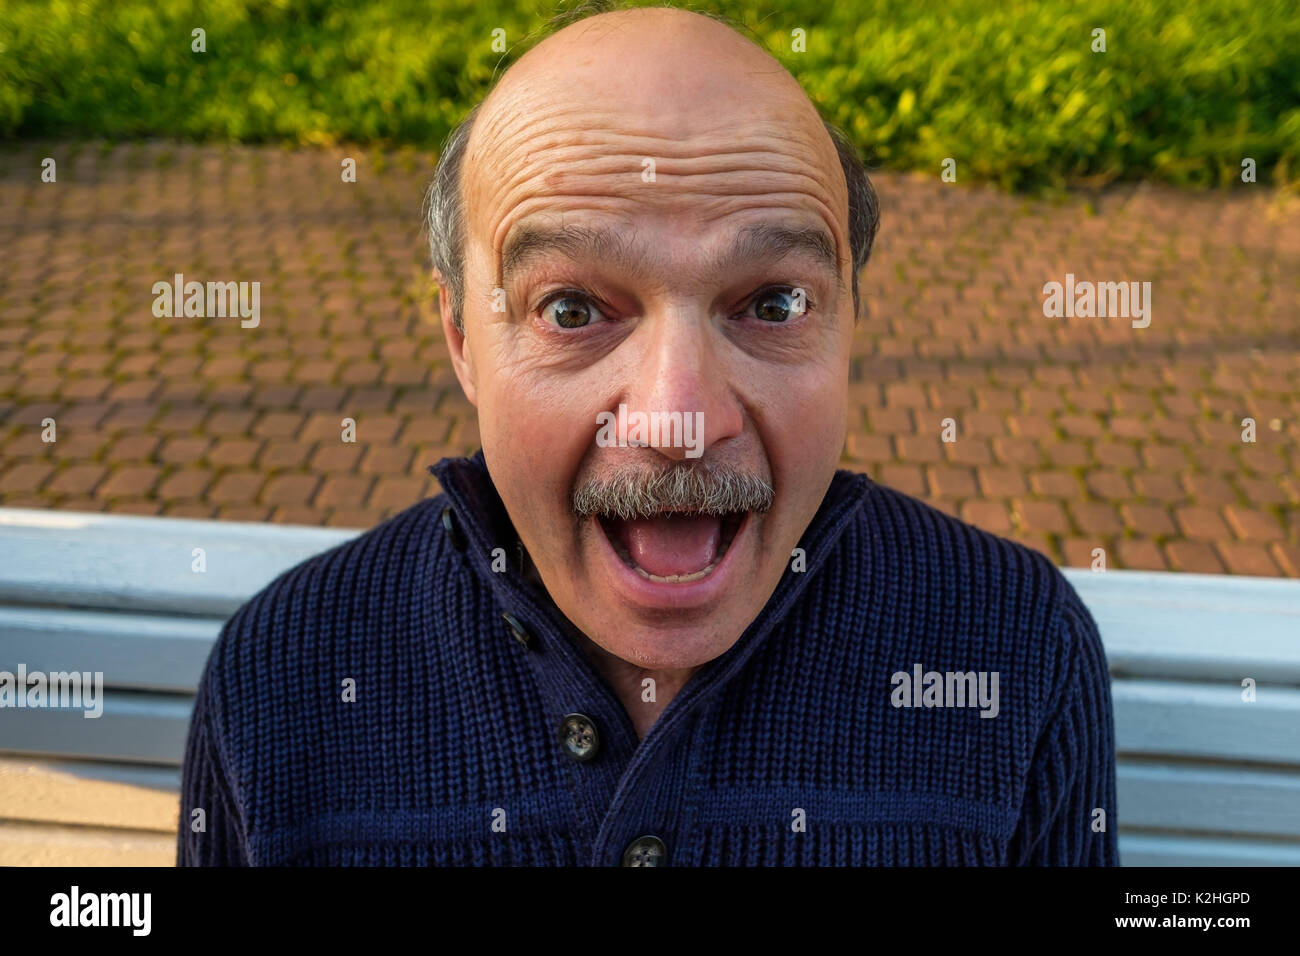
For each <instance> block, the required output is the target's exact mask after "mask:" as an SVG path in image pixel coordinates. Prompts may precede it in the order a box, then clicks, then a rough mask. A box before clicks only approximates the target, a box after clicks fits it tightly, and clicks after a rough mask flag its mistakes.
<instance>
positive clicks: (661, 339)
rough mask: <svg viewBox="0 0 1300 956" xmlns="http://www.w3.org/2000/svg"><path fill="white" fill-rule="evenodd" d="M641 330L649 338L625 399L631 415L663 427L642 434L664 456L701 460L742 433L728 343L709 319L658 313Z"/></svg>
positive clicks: (680, 312)
mask: <svg viewBox="0 0 1300 956" xmlns="http://www.w3.org/2000/svg"><path fill="white" fill-rule="evenodd" d="M642 331H643V332H644V333H645V335H646V339H645V340H644V343H643V349H642V351H641V354H640V355H639V357H638V358H639V361H638V363H637V368H636V370H635V371H634V372H633V373H632V381H631V382H630V383H629V386H628V389H627V393H626V398H625V401H626V402H627V406H628V419H629V421H631V420H632V414H633V413H634V412H644V413H645V414H646V417H647V419H648V423H649V424H651V425H652V426H653V425H654V423H655V422H656V420H657V421H658V423H659V425H660V427H659V429H658V435H657V436H656V435H654V434H653V431H652V434H651V435H649V436H644V435H643V436H642V437H643V438H645V439H646V440H647V441H650V442H651V443H652V444H653V445H654V447H655V448H656V449H657V450H658V451H659V453H660V454H662V455H663V456H664V457H666V458H671V459H673V460H675V461H679V460H682V459H687V458H699V457H701V456H702V455H703V454H704V453H705V452H706V451H707V450H708V449H709V448H710V447H712V446H713V445H715V444H717V443H719V442H723V441H726V440H727V439H729V438H735V437H737V436H738V435H740V433H741V431H742V429H743V428H744V416H743V412H742V408H741V404H740V399H739V397H738V396H737V395H736V392H735V389H734V387H733V385H734V383H733V382H732V381H731V380H730V379H731V376H730V374H729V370H728V367H727V365H726V363H725V362H724V361H723V354H722V349H724V348H725V347H726V343H725V342H724V341H722V340H721V336H720V335H719V333H718V331H717V330H716V329H714V328H713V326H712V324H711V323H710V320H709V318H708V317H707V316H705V315H699V316H696V315H692V314H688V313H686V312H685V311H676V312H673V313H671V314H664V315H660V316H658V317H657V318H656V319H654V320H652V321H651V322H650V323H649V324H648V325H647V326H645V327H643V329H642ZM679 422H680V425H679ZM629 430H631V429H629ZM632 437H633V438H635V437H636V435H635V432H634V433H633V436H632Z"/></svg>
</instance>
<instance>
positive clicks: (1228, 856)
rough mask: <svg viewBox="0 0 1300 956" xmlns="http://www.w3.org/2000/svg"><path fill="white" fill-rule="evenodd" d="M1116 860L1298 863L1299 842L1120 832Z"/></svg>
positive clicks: (1135, 862)
mask: <svg viewBox="0 0 1300 956" xmlns="http://www.w3.org/2000/svg"><path fill="white" fill-rule="evenodd" d="M1119 860H1120V863H1121V864H1122V865H1124V866H1300V843H1270V842H1267V841H1254V840H1246V839H1243V838H1241V837H1235V838H1222V837H1198V836H1186V835H1183V834H1179V833H1126V832H1123V831H1121V832H1120V835H1119Z"/></svg>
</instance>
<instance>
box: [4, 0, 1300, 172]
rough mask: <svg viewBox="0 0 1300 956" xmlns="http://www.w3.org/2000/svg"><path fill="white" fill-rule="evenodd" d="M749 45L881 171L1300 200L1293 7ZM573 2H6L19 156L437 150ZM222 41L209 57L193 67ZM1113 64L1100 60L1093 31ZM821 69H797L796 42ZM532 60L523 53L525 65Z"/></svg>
mask: <svg viewBox="0 0 1300 956" xmlns="http://www.w3.org/2000/svg"><path fill="white" fill-rule="evenodd" d="M700 6H702V7H703V8H704V9H709V10H713V11H715V12H719V13H724V14H727V15H728V16H730V17H732V18H733V19H736V20H738V21H740V22H742V23H743V24H745V25H746V26H748V27H749V28H750V30H751V31H752V33H753V34H754V35H755V36H756V37H757V38H758V39H760V40H761V42H762V43H763V44H764V45H765V46H766V47H767V48H768V49H770V50H771V51H772V52H773V53H774V54H776V55H777V56H778V57H779V58H780V59H781V61H782V62H783V63H785V64H786V66H787V67H789V69H790V70H791V71H792V72H793V73H794V74H795V75H796V76H797V77H798V78H799V79H800V80H801V81H802V82H803V84H804V87H805V89H807V90H808V92H809V94H810V95H811V96H812V98H813V99H814V101H815V102H816V103H817V104H818V105H819V106H820V107H821V109H822V110H823V111H824V113H825V114H826V115H827V116H828V117H829V118H830V119H833V120H835V121H836V122H838V123H839V124H840V125H842V126H843V127H845V128H846V129H847V130H848V131H849V132H850V134H851V135H852V136H853V138H854V139H855V140H856V141H857V143H858V145H859V146H860V147H861V148H862V149H863V151H864V153H865V154H866V156H867V157H868V159H869V161H870V162H871V164H872V166H873V167H880V166H883V167H886V168H895V169H922V170H927V171H933V172H935V173H936V174H937V172H938V169H939V166H940V163H941V162H942V161H943V159H945V158H946V157H953V158H955V159H956V160H957V163H958V176H959V178H960V179H961V180H966V181H968V180H973V179H979V180H989V181H994V182H998V183H1001V184H1003V185H1005V186H1009V187H1030V186H1043V185H1050V186H1059V185H1071V184H1079V183H1103V182H1108V181H1112V180H1115V179H1136V178H1149V179H1158V180H1164V181H1166V182H1170V183H1174V184H1177V185H1183V186H1210V185H1225V184H1229V183H1232V182H1235V181H1238V180H1239V177H1240V165H1241V160H1242V158H1243V157H1247V156H1249V157H1252V158H1254V159H1255V160H1256V162H1257V163H1258V167H1259V178H1260V180H1261V181H1269V180H1271V181H1273V182H1276V183H1278V184H1291V183H1293V182H1294V181H1295V179H1296V176H1297V164H1296V160H1297V158H1298V157H1300V14H1297V13H1296V11H1295V9H1294V0H1277V2H1247V0H1157V2H1147V3H1130V2H1123V0H1116V2H1096V3H1077V2H1064V0H1061V2H1050V3H1041V4H1029V3H1014V2H1002V3H998V2H995V0H946V2H941V0H906V2H903V0H879V2H845V0H834V2H831V0H785V2H781V0H774V2H768V3H763V2H749V3H738V2H734V0H719V2H716V3H707V4H701V5H700ZM556 9H557V6H556V4H555V3H553V2H538V0H525V2H523V3H510V4H507V3H499V2H493V0H440V2H437V3H416V2H412V0H391V2H387V3H382V4H367V3H357V4H352V3H347V2H345V3H337V2H333V0H331V2H322V0H278V2H277V0H261V2H257V0H215V2H211V3H182V2H172V0H82V2H66V0H36V2H31V0H0V136H3V137H6V138H13V137H19V136H22V137H30V136H56V137H106V138H110V139H117V138H124V137H144V136H175V137H182V138H186V139H193V140H200V141H203V140H217V141H231V140H233V141H245V142H258V141H262V142H266V141H279V142H293V143H330V142H339V141H342V142H356V143H373V144H378V145H385V146H387V145H394V144H412V145H415V146H418V147H432V148H436V147H437V146H438V145H439V144H440V143H441V141H442V139H443V137H445V136H446V134H447V132H448V130H449V129H450V128H451V126H452V125H453V124H454V123H455V122H456V121H457V120H458V119H459V118H460V117H461V116H462V115H463V114H464V112H465V110H466V109H468V107H469V106H470V105H471V104H472V103H473V102H475V101H476V100H477V99H478V98H479V97H481V96H482V95H483V93H484V92H485V91H486V90H487V89H488V88H489V86H490V84H491V82H492V79H493V77H494V75H495V74H496V73H497V71H498V70H500V69H504V67H505V66H506V65H508V64H509V62H510V59H511V56H510V55H505V56H503V55H501V54H498V53H494V52H493V51H492V49H491V35H492V31H493V30H494V29H496V28H498V27H499V28H502V29H504V30H505V31H506V36H507V38H508V41H509V42H511V43H514V42H515V41H518V40H520V39H521V38H523V37H525V36H526V35H527V34H528V33H529V31H533V30H536V29H537V28H538V27H539V26H541V25H542V24H543V23H544V22H545V20H546V18H547V17H548V16H549V15H550V14H552V13H553V12H554V11H555V10H556ZM196 27H201V28H203V29H204V30H205V31H206V42H207V52H205V53H195V52H192V51H191V31H192V30H193V29H194V28H196ZM1097 27H1100V28H1104V29H1105V30H1106V44H1107V52H1106V53H1104V54H1102V53H1093V52H1092V51H1091V49H1090V46H1091V43H1092V35H1091V34H1092V30H1093V29H1094V28H1097ZM795 28H801V29H803V30H805V31H806V36H807V50H806V52H803V53H795V52H792V51H791V36H792V34H791V31H792V30H794V29H795ZM517 50H518V48H516V52H517Z"/></svg>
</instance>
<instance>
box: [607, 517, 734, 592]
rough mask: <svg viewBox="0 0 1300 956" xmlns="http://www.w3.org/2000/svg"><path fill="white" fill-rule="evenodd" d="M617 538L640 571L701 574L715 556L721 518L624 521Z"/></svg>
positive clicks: (720, 535)
mask: <svg viewBox="0 0 1300 956" xmlns="http://www.w3.org/2000/svg"><path fill="white" fill-rule="evenodd" d="M618 535H619V538H620V540H622V542H623V547H625V548H627V553H628V554H629V555H631V557H632V560H633V561H635V562H636V563H637V565H638V566H639V567H640V568H641V570H643V571H648V572H649V573H650V574H655V575H658V576H659V577H663V578H666V577H670V576H672V575H674V574H694V573H695V572H696V571H703V570H704V569H705V568H707V567H708V566H709V564H710V563H711V562H712V561H713V557H714V555H716V554H717V553H718V544H719V542H720V541H721V538H722V519H721V518H720V517H718V516H717V515H656V516H655V517H653V518H641V519H636V520H633V521H624V522H622V523H621V524H620V525H619V526H618Z"/></svg>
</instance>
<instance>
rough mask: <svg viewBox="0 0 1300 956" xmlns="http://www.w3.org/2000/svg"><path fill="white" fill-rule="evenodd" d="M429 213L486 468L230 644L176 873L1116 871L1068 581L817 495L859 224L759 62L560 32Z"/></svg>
mask: <svg viewBox="0 0 1300 956" xmlns="http://www.w3.org/2000/svg"><path fill="white" fill-rule="evenodd" d="M429 198H430V202H429V220H430V221H429V225H430V236H431V244H432V252H433V261H434V268H435V271H436V274H437V278H438V281H439V284H440V308H441V314H442V322H443V328H444V331H445V333H446V337H447V342H448V347H449V350H450V354H451V359H452V363H453V365H454V367H455V371H456V375H457V378H458V379H459V381H460V384H461V386H462V388H463V389H464V392H465V395H466V396H467V398H468V400H469V401H470V402H472V403H473V404H474V405H475V407H476V408H477V410H478V416H479V425H480V432H481V437H482V450H481V451H480V452H479V453H478V454H477V455H475V456H474V457H473V458H469V459H443V460H442V461H441V462H439V463H438V464H437V465H435V466H434V468H433V469H432V470H433V471H434V473H435V474H436V475H437V477H438V480H439V482H440V484H441V486H442V489H443V492H444V493H443V494H442V495H439V496H438V497H437V498H434V499H431V500H427V501H424V502H421V503H419V504H416V505H414V506H413V507H411V508H409V509H408V510H406V511H405V512H403V513H402V514H400V515H398V516H397V517H395V518H393V519H391V520H389V521H387V522H385V523H384V524H382V525H380V526H379V527H377V528H374V529H372V530H370V531H369V532H367V533H365V534H364V535H362V536H360V537H359V538H357V539H355V540H353V541H351V542H350V543H348V544H346V545H343V546H341V547H339V548H336V549H334V550H332V551H330V552H327V553H326V554H323V555H321V556H319V557H317V558H315V559H312V560H310V561H308V562H306V563H305V564H302V565H300V566H299V567H297V568H295V569H293V570H292V571H290V572H288V573H286V574H285V575H283V576H282V577H281V578H279V579H278V580H276V581H275V582H274V583H272V584H271V585H270V586H268V587H267V588H266V589H265V590H264V591H263V592H262V593H260V594H259V595H258V596H257V597H255V598H254V599H253V600H252V601H250V602H249V603H248V604H247V605H245V606H244V607H243V608H241V609H240V611H239V612H238V613H237V614H236V615H235V616H234V617H233V618H232V619H231V620H230V621H229V622H228V623H227V625H226V627H225V628H224V630H223V632H222V634H221V637H220V639H219V641H218V643H217V645H216V648H215V649H214V651H213V654H212V657H211V659H210V661H209V664H208V668H207V670H206V672H205V674H204V678H203V683H202V687H201V689H200V693H199V697H198V700H197V704H196V707H195V711H194V716H193V719H192V723H191V730H190V739H189V746H188V750H187V755H186V763H185V771H184V786H183V794H182V806H181V810H182V812H181V820H182V825H181V830H180V835H179V848H178V849H179V857H178V858H179V861H180V862H181V863H182V864H219V865H220V864H286V863H292V864H417V865H457V864H511V865H518V864H524V865H541V864H565V865H574V864H586V865H598V866H615V865H625V866H663V865H670V864H671V865H683V866H692V865H755V864H786V865H789V864H804V865H819V864H840V865H843V864H895V865H906V864H914V865H915V864H919V865H927V864H928V865H934V864H949V865H1014V864H1028V865H1034V864H1039V865H1042V864H1065V865H1112V864H1115V863H1116V862H1117V859H1118V857H1117V851H1116V840H1115V816H1114V810H1115V781H1114V738H1113V729H1112V719H1111V703H1110V689H1109V681H1108V676H1107V668H1106V661H1105V657H1104V654H1103V652H1102V647H1101V642H1100V640H1099V638H1098V635H1097V630H1096V627H1095V624H1094V623H1093V621H1092V619H1091V617H1090V616H1089V614H1088V612H1087V610H1086V609H1085V608H1084V607H1083V605H1082V604H1081V603H1080V601H1079V598H1078V597H1077V595H1076V594H1075V593H1074V591H1073V590H1072V589H1071V588H1070V586H1069V585H1068V584H1067V583H1066V581H1065V580H1064V578H1063V577H1062V576H1061V574H1060V573H1059V572H1058V571H1057V570H1056V569H1055V568H1054V567H1053V566H1052V565H1051V564H1050V562H1049V561H1048V560H1047V559H1045V558H1044V557H1042V556H1041V555H1039V554H1037V553H1035V552H1033V551H1030V550H1028V549H1025V548H1023V547H1021V546H1019V545H1016V544H1014V543H1012V542H1009V541H1006V540H1003V539H1001V538H998V537H995V536H993V535H990V534H987V533H984V532H982V531H979V530H977V529H975V528H973V527H971V526H969V525H966V524H964V523H962V522H960V521H957V520H955V519H953V518H951V517H948V516H946V515H944V514H942V513H940V512H938V511H936V510H933V509H931V508H930V507H928V506H926V505H925V504H923V503H921V502H919V501H917V500H915V499H913V498H910V497H908V496H906V495H903V494H900V493H898V492H896V491H892V490H890V489H887V488H885V487H882V486H880V485H877V484H875V483H873V482H872V481H870V480H869V479H868V478H866V477H865V476H863V475H857V474H852V473H850V472H847V471H842V470H839V469H838V463H839V459H840V454H841V451H842V448H843V443H844V438H845V432H846V428H847V422H848V382H849V361H850V348H851V343H852V338H853V333H854V328H855V323H856V320H857V315H858V312H859V291H858V273H859V270H860V269H861V267H862V266H863V265H864V264H865V262H866V261H867V257H868V254H869V252H870V246H871V242H872V238H873V236H874V233H875V229H876V223H877V219H878V213H877V208H876V200H875V196H874V193H873V192H872V189H871V186H870V184H869V182H868V181H867V177H866V174H865V172H864V171H863V168H862V165H861V163H860V161H859V160H858V159H857V157H856V155H855V153H854V151H853V149H852V147H851V146H850V145H849V144H848V142H847V140H845V139H844V138H843V137H842V135H840V134H838V133H837V132H836V131H835V130H833V129H831V128H829V127H828V126H827V125H826V124H825V123H824V122H823V121H822V119H821V118H820V116H819V115H818V112H817V110H816V109H815V108H814V106H813V105H812V103H811V102H810V101H809V99H808V97H807V96H806V95H805V94H804V92H803V90H802V89H801V88H800V86H799V84H798V83H797V82H796V81H795V79H794V78H793V77H792V76H790V74H789V73H787V72H786V71H785V70H784V69H783V68H782V67H781V66H780V64H779V63H777V62H776V61H775V60H774V59H773V58H772V57H771V56H770V55H768V54H767V53H766V52H764V51H763V50H761V49H760V48H759V47H758V46H756V45H755V44H754V43H753V42H751V41H750V40H748V39H746V38H744V37H743V36H741V35H740V34H738V33H737V32H735V31H734V30H733V29H731V28H730V27H729V26H727V25H726V24H724V23H721V22H719V21H717V20H715V19H711V18H709V17H705V16H701V15H698V14H694V13H687V12H683V11H679V10H673V9H668V8H642V9H631V10H617V11H610V12H604V13H600V14H597V15H592V16H586V17H582V18H580V19H578V20H577V21H576V22H574V23H571V24H570V25H568V26H566V27H565V28H564V29H562V30H560V31H559V32H556V33H553V34H552V35H550V36H549V37H547V38H546V39H544V40H543V41H542V42H540V43H538V44H537V45H536V46H535V47H533V48H532V49H531V50H530V51H529V52H528V53H526V54H525V55H524V56H522V57H521V58H520V59H519V60H518V61H517V62H516V63H515V64H514V65H513V66H512V67H511V68H510V69H509V70H508V71H507V72H506V73H505V74H504V76H503V77H502V78H501V80H500V82H499V83H498V84H497V85H496V87H495V88H494V89H493V90H492V92H491V93H490V94H489V95H488V97H487V98H486V100H485V101H484V102H483V103H481V104H480V105H479V106H478V107H477V108H476V109H475V110H474V111H473V112H472V113H471V115H470V116H469V118H468V119H467V120H466V122H465V123H464V124H463V125H462V126H461V127H460V128H459V129H457V130H456V131H455V132H454V133H453V135H452V137H451V139H450V140H449V142H448V145H447V148H446V149H445V150H444V153H443V155H442V157H441V158H440V162H439V169H438V172H437V175H436V179H435V182H434V184H433V187H432V189H431V193H430V197H429ZM199 809H201V810H203V811H204V813H203V815H202V817H203V819H204V820H205V827H204V828H203V829H201V830H196V829H195V828H194V827H193V826H192V825H191V821H192V820H193V819H195V818H196V817H195V811H196V810H199Z"/></svg>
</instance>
